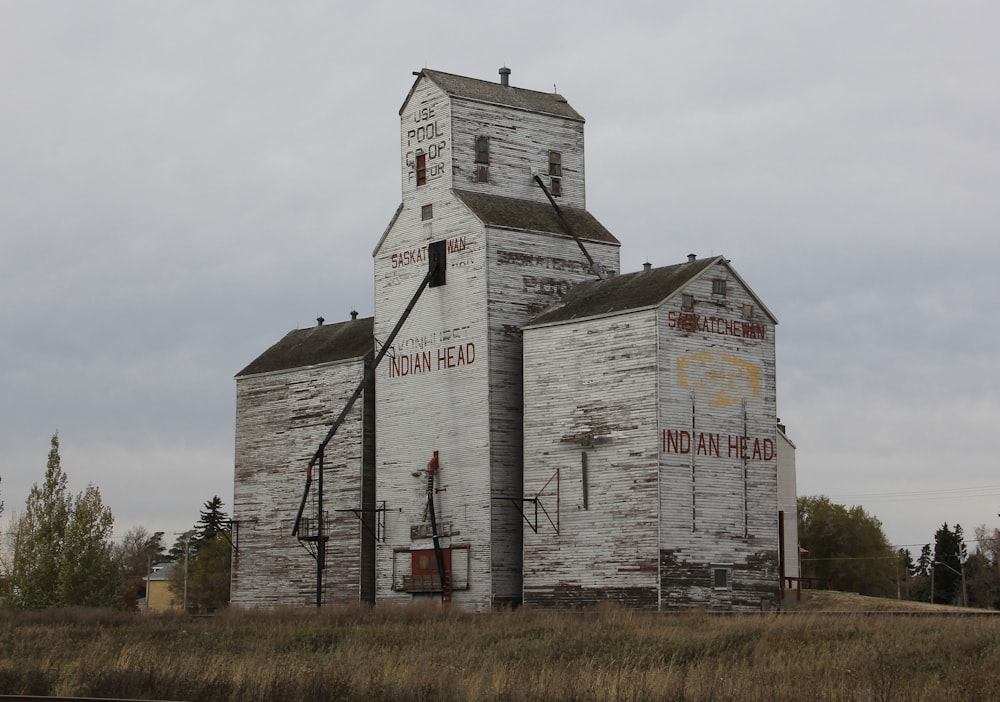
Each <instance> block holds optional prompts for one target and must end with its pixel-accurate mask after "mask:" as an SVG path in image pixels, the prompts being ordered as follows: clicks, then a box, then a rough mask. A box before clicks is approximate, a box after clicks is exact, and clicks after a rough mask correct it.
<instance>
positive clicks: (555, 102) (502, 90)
mask: <svg viewBox="0 0 1000 702" xmlns="http://www.w3.org/2000/svg"><path fill="white" fill-rule="evenodd" d="M421 77H427V78H428V79H429V80H431V81H432V82H433V83H434V84H435V85H437V86H438V87H439V88H441V89H442V90H443V91H445V92H446V93H448V94H449V95H451V96H453V97H460V98H466V99H468V100H477V101H479V102H488V103H491V104H494V105H504V106H506V107H514V108H517V109H521V110H530V111H532V112H541V113H543V114H550V115H556V116H558V117H567V118H569V119H575V120H579V121H580V122H583V121H585V120H584V119H583V116H582V115H581V114H580V113H579V112H577V111H576V110H574V109H573V108H572V107H570V106H569V103H568V102H566V98H564V97H563V96H562V95H559V94H558V93H541V92H538V91H536V90H525V89H524V88H515V87H514V86H509V85H501V84H500V83H499V82H492V81H488V80H478V79H476V78H466V77H465V76H456V75H454V74H452V73H442V72H441V71H432V70H430V69H428V68H425V69H424V70H422V71H420V73H418V74H417V80H416V81H414V87H416V83H417V81H419V80H420V78H421ZM412 94H413V89H412V88H411V89H410V92H409V94H408V95H407V96H406V100H404V101H403V106H402V107H400V108H399V114H400V115H402V114H403V111H404V110H405V109H406V103H408V102H409V101H410V95H412Z"/></svg>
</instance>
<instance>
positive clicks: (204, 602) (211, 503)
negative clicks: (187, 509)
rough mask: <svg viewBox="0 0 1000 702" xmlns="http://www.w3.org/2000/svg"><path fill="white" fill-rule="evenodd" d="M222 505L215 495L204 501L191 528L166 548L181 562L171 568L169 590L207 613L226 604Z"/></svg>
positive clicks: (227, 546) (228, 555) (228, 550)
mask: <svg viewBox="0 0 1000 702" xmlns="http://www.w3.org/2000/svg"><path fill="white" fill-rule="evenodd" d="M222 506H223V503H222V500H221V499H220V498H219V496H218V495H216V496H214V497H213V498H212V499H211V500H208V501H207V502H205V504H204V506H203V509H202V511H201V512H200V514H199V517H198V522H197V524H195V527H194V529H193V530H192V531H189V532H186V533H185V534H182V535H181V536H180V537H179V538H178V540H177V542H176V543H175V544H174V547H173V548H172V549H171V551H170V554H171V555H172V556H174V557H175V560H176V561H177V562H178V563H179V564H182V567H179V568H175V569H174V575H173V580H172V582H171V585H170V587H171V590H173V592H174V594H175V595H177V596H178V597H181V598H184V599H185V601H186V603H187V607H188V609H191V610H196V611H203V612H210V611H213V610H215V609H218V608H220V607H223V606H225V605H226V604H228V603H229V578H230V570H231V561H232V541H231V537H230V532H229V515H227V514H226V513H225V512H224V511H223V510H222ZM185 553H186V554H187V556H186V561H185ZM175 554H176V555H175ZM185 562H186V564H187V566H186V572H185V568H184V567H183V564H184V563H185Z"/></svg>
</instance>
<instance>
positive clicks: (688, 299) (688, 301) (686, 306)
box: [681, 293, 694, 312]
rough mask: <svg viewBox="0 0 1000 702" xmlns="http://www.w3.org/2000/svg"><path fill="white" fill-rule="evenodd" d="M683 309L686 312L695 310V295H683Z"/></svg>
mask: <svg viewBox="0 0 1000 702" xmlns="http://www.w3.org/2000/svg"><path fill="white" fill-rule="evenodd" d="M681 309H682V310H684V311H685V312H691V311H693V310H694V295H692V294H691V293H683V294H682V295H681Z"/></svg>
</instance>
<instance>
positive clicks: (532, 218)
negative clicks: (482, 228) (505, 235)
mask: <svg viewBox="0 0 1000 702" xmlns="http://www.w3.org/2000/svg"><path fill="white" fill-rule="evenodd" d="M454 193H455V195H457V196H458V199H459V200H461V201H462V202H463V203H464V204H465V206H466V207H468V208H469V209H470V210H471V211H472V213H473V214H474V215H475V216H476V217H477V218H479V220H480V221H481V222H482V223H483V224H485V225H486V226H488V227H496V228H500V229H527V230H529V231H536V232H549V233H552V234H565V235H567V236H569V235H570V234H569V232H567V231H566V229H565V228H564V227H563V225H562V223H561V222H560V221H559V217H557V216H556V211H555V209H553V207H552V205H550V204H549V203H547V202H536V201H533V200H521V199H519V198H513V197H501V196H499V195H486V194H484V193H473V192H468V191H466V190H455V191H454ZM559 209H560V211H562V214H563V217H565V218H566V221H567V222H569V226H570V227H572V228H573V231H574V232H575V233H576V235H577V236H578V237H580V238H581V239H587V240H588V241H601V242H606V243H609V244H619V243H620V242H619V241H618V239H617V238H615V236H614V234H612V233H611V232H609V231H608V230H607V229H605V228H604V225H603V224H601V223H600V222H598V221H597V219H596V218H595V217H594V216H593V215H592V214H590V213H589V212H587V210H581V209H577V208H575V207H560V208H559Z"/></svg>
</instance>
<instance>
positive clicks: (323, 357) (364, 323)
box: [236, 317, 375, 378]
mask: <svg viewBox="0 0 1000 702" xmlns="http://www.w3.org/2000/svg"><path fill="white" fill-rule="evenodd" d="M374 348H375V318H374V317H365V318H363V319H352V320H348V321H346V322H338V323H337V324H322V325H318V326H315V327H309V328H307V329H295V330H294V331H290V332H288V333H287V334H285V336H284V338H283V339H281V341H279V342H278V343H276V344H275V345H274V346H272V347H271V348H269V349H268V350H267V351H265V352H264V353H262V354H261V355H260V356H258V357H257V358H256V359H255V360H254V361H253V362H252V363H251V364H250V365H248V366H247V367H246V368H244V369H243V370H241V371H240V372H239V373H237V374H236V377H237V378H239V377H240V376H244V375H254V374H257V373H272V372H274V371H279V370H288V369H290V368H301V367H303V366H313V365H316V364H318V363H330V362H332V361H342V360H346V359H349V358H361V357H363V356H365V355H366V354H369V353H371V352H372V351H373V350H374Z"/></svg>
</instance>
